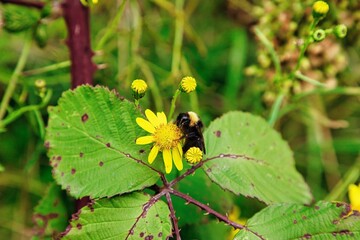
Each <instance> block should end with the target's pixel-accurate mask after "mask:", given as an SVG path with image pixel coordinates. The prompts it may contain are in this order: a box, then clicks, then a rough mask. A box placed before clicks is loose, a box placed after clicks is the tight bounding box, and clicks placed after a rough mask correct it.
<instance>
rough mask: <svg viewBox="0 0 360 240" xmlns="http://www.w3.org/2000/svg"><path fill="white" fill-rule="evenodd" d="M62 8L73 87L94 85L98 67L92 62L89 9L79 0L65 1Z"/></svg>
mask: <svg viewBox="0 0 360 240" xmlns="http://www.w3.org/2000/svg"><path fill="white" fill-rule="evenodd" d="M62 8H63V13H64V19H65V22H66V26H67V29H68V39H67V41H66V43H67V45H68V47H69V51H70V60H71V87H72V88H76V87H77V86H79V85H82V84H90V85H93V74H94V72H95V71H96V65H95V64H93V62H92V60H91V58H92V56H93V55H94V53H93V51H92V50H91V44H90V27H89V25H90V24H89V8H88V7H85V6H83V5H82V4H81V2H80V1H78V0H65V1H64V2H63V3H62Z"/></svg>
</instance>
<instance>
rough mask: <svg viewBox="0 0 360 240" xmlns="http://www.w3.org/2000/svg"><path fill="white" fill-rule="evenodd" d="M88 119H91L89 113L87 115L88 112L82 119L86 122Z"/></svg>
mask: <svg viewBox="0 0 360 240" xmlns="http://www.w3.org/2000/svg"><path fill="white" fill-rule="evenodd" d="M88 119H89V115H87V114H86V113H85V114H84V115H82V116H81V121H82V122H86V121H87V120H88Z"/></svg>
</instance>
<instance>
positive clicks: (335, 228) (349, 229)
mask: <svg viewBox="0 0 360 240" xmlns="http://www.w3.org/2000/svg"><path fill="white" fill-rule="evenodd" d="M349 214H351V208H350V206H349V205H348V204H345V203H340V202H323V201H322V202H318V203H317V204H316V205H315V206H311V207H308V206H303V205H300V204H291V203H283V204H276V205H272V206H269V207H267V208H265V209H263V210H262V211H261V212H259V213H257V214H255V216H254V217H252V218H251V219H249V220H248V221H247V224H246V225H247V229H243V230H240V232H239V233H238V234H237V235H236V236H235V238H234V239H237V240H240V239H261V238H262V239H360V213H359V212H352V214H351V215H349Z"/></svg>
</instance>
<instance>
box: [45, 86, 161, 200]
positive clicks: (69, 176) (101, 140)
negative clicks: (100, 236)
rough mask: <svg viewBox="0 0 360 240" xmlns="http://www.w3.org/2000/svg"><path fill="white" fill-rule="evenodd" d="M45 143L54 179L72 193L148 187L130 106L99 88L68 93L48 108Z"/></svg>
mask: <svg viewBox="0 0 360 240" xmlns="http://www.w3.org/2000/svg"><path fill="white" fill-rule="evenodd" d="M49 113H50V116H49V125H48V128H47V133H46V141H45V145H46V147H47V148H48V149H49V153H48V155H49V157H50V163H51V166H52V167H53V175H54V177H55V179H56V181H57V182H58V183H59V184H60V185H61V186H62V188H64V189H67V190H68V191H69V192H70V194H71V195H72V196H74V197H77V198H80V197H83V196H90V197H91V198H98V197H105V196H113V195H115V194H119V193H125V192H131V191H134V190H139V189H143V188H144V187H147V186H150V185H153V184H154V183H155V182H156V181H157V180H158V178H159V175H158V173H157V172H156V171H154V170H153V169H152V168H151V167H150V166H148V165H147V164H146V163H145V162H144V161H143V160H144V159H145V158H146V156H147V151H148V148H147V149H146V150H145V149H144V147H143V146H139V145H136V144H135V139H136V138H137V137H139V136H142V135H145V134H144V131H143V130H142V129H141V128H140V127H138V126H137V124H136V122H135V119H136V117H139V116H141V115H140V113H139V112H138V110H137V109H136V108H135V106H134V104H133V103H131V102H129V101H127V100H124V99H121V98H120V97H119V96H118V95H117V94H116V93H115V92H114V91H112V92H110V91H109V90H108V89H106V88H103V87H94V88H93V87H89V86H82V87H78V88H76V89H75V90H74V91H67V92H65V93H64V94H63V96H62V97H61V98H60V100H59V105H58V106H57V107H50V108H49Z"/></svg>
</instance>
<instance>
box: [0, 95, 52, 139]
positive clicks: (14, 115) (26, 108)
mask: <svg viewBox="0 0 360 240" xmlns="http://www.w3.org/2000/svg"><path fill="white" fill-rule="evenodd" d="M51 96H52V90H50V89H49V90H48V91H47V93H46V95H45V97H44V99H43V100H42V102H41V103H40V104H37V105H28V106H24V107H22V108H20V109H18V110H16V111H14V112H12V113H10V114H9V115H8V116H7V117H6V118H5V119H4V120H3V121H1V122H0V127H1V128H2V127H5V126H6V125H8V124H9V123H11V122H13V121H15V120H16V119H17V118H19V117H20V116H21V115H22V114H24V113H26V112H29V111H38V110H39V109H41V108H43V107H45V106H46V105H47V104H48V103H49V101H50V99H51ZM39 127H41V123H40V122H39ZM40 133H41V129H40Z"/></svg>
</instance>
